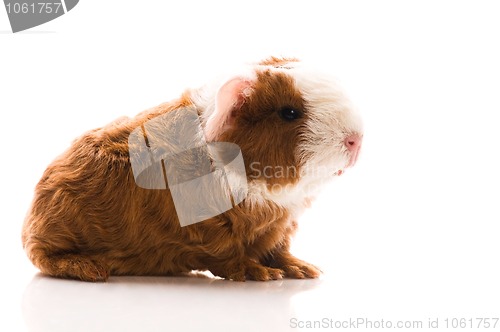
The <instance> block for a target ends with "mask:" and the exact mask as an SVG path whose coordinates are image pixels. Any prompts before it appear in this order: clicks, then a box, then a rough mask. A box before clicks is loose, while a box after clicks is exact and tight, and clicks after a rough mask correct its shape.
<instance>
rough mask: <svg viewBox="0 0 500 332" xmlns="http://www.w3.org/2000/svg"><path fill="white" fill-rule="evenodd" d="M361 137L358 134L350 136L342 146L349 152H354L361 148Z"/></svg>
mask: <svg viewBox="0 0 500 332" xmlns="http://www.w3.org/2000/svg"><path fill="white" fill-rule="evenodd" d="M361 141H362V136H360V135H359V134H350V135H348V136H347V137H346V138H345V140H344V145H345V146H346V147H347V150H349V151H356V150H358V149H359V148H360V147H361Z"/></svg>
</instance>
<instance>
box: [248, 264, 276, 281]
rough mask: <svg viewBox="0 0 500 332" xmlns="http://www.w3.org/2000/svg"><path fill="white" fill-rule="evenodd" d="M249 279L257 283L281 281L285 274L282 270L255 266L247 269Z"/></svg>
mask: <svg viewBox="0 0 500 332" xmlns="http://www.w3.org/2000/svg"><path fill="white" fill-rule="evenodd" d="M246 274H247V279H250V280H257V281H268V280H279V279H283V277H284V275H285V272H284V271H283V270H280V269H275V268H272V267H267V266H263V265H254V266H251V267H249V268H247V273H246Z"/></svg>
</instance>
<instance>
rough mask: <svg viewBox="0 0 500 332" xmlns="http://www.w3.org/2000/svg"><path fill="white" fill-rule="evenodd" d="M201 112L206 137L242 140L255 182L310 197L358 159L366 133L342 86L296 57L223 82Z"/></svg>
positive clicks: (258, 66) (256, 67) (270, 61)
mask: <svg viewBox="0 0 500 332" xmlns="http://www.w3.org/2000/svg"><path fill="white" fill-rule="evenodd" d="M202 118H203V123H204V130H205V137H206V139H207V141H209V142H210V141H222V142H232V143H235V144H237V145H238V146H239V147H240V149H241V151H242V155H243V159H244V161H245V167H246V172H247V178H248V181H249V183H251V182H253V183H260V184H265V186H267V187H268V189H270V190H277V189H279V190H280V192H283V188H284V187H286V188H297V187H300V191H302V194H304V195H305V196H306V197H307V196H314V193H311V192H307V191H315V190H316V188H317V186H318V184H322V183H324V182H326V181H327V180H329V179H331V178H333V177H334V176H335V175H340V174H341V173H342V172H343V170H344V169H345V168H347V167H350V166H353V165H354V164H355V163H356V160H357V158H358V154H359V150H360V147H361V141H362V137H363V129H362V122H361V119H360V117H359V115H358V114H357V112H356V110H355V109H354V107H353V106H352V104H351V103H350V101H349V100H348V99H347V98H346V96H345V95H344V93H343V92H342V90H341V89H340V88H339V86H338V85H337V84H336V83H335V82H334V81H333V80H331V79H330V78H329V77H328V76H326V75H324V74H321V73H318V72H314V71H310V70H309V69H308V68H307V67H306V66H304V65H303V64H302V63H301V62H299V61H298V60H295V59H278V58H270V59H267V60H264V61H262V62H260V63H258V64H255V65H252V66H251V67H250V68H248V71H247V72H245V73H243V74H241V75H236V76H234V77H232V78H230V79H229V80H227V81H225V83H223V84H222V85H220V86H219V88H218V89H217V92H216V93H215V95H214V97H213V99H212V103H211V105H207V107H205V111H204V113H203V115H202Z"/></svg>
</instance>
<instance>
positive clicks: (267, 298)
mask: <svg viewBox="0 0 500 332" xmlns="http://www.w3.org/2000/svg"><path fill="white" fill-rule="evenodd" d="M499 17H500V5H499V4H498V2H496V1H308V2H306V1H300V2H299V1H248V2H237V1H233V2H220V1H203V2H202V1H200V2H193V1H182V2H181V1H178V2H175V3H174V2H172V1H146V0H142V1H109V0H107V1H90V0H83V1H81V2H80V3H79V4H78V5H77V6H76V7H75V8H74V9H73V10H72V11H70V12H69V13H68V14H66V15H64V16H62V17H60V18H58V19H56V20H54V21H52V22H49V23H47V24H44V25H41V26H39V27H36V28H33V29H31V30H28V31H26V32H23V33H18V34H12V33H11V32H10V26H9V23H8V19H7V15H6V12H5V10H4V8H0V112H1V113H0V116H1V124H2V128H1V130H0V135H1V136H0V138H1V142H2V151H1V153H0V155H1V163H0V175H1V176H2V180H1V185H0V193H1V202H0V204H1V211H2V215H1V220H2V222H1V224H0V227H1V231H0V237H1V239H0V246H1V250H0V253H1V261H0V264H1V265H0V266H1V268H2V270H1V272H2V273H1V275H2V279H1V283H0V285H1V286H0V287H1V294H2V295H1V296H0V298H1V299H2V300H1V301H2V302H4V303H5V304H6V305H7V309H6V311H3V312H2V319H0V329H1V330H4V331H7V330H9V331H12V330H16V331H17V330H29V331H70V330H72V331H93V330H97V331H115V330H116V331H138V330H141V331H149V330H152V331H166V330H177V331H182V330H194V331H201V330H211V329H215V328H219V329H222V330H224V329H227V330H235V331H236V330H239V331H245V330H249V331H252V330H261V331H265V330H271V329H272V330H274V331H287V330H293V329H292V328H291V323H290V319H292V318H294V317H295V318H297V319H298V320H300V321H302V322H304V323H305V321H307V320H310V321H311V320H320V319H322V318H333V319H335V320H345V319H347V320H348V319H349V318H351V319H356V318H358V317H360V318H367V319H371V320H373V321H380V320H381V319H384V320H386V321H387V320H392V321H397V320H422V321H423V322H424V327H425V326H426V325H427V323H428V319H429V318H432V319H436V318H439V323H440V327H444V324H445V322H444V320H445V319H446V318H450V319H451V318H454V317H456V318H466V319H469V318H488V317H500V282H499V280H500V259H499V256H500V255H499V253H500V212H499V206H500V204H499V203H500V189H499V188H500V175H499V170H500V158H499V156H498V155H499V144H500V130H499V128H500V123H499V118H500V117H499V114H500V60H499V59H500V42H499V40H500V19H499ZM269 55H287V56H295V57H299V58H302V59H303V60H305V61H307V62H310V63H313V64H314V65H315V66H320V67H322V68H324V70H325V71H328V72H331V73H333V74H334V75H335V76H336V77H338V79H339V80H340V82H341V83H342V85H343V86H344V88H345V89H346V90H347V91H348V93H349V95H350V97H351V99H352V100H353V101H354V103H355V104H356V105H357V106H358V108H359V109H360V111H361V113H362V115H363V118H364V121H365V127H366V133H365V142H364V146H363V151H362V156H361V159H360V161H359V163H358V165H357V166H356V167H355V168H353V169H350V170H348V171H347V172H346V173H345V174H344V175H343V176H342V177H341V178H339V179H338V180H336V181H335V182H334V183H333V184H332V185H331V186H330V187H329V188H328V189H327V190H326V191H325V192H324V194H323V196H321V197H320V199H319V200H318V201H317V202H316V203H315V204H314V205H313V207H312V209H311V210H310V211H308V212H307V213H306V214H305V215H304V216H303V218H302V220H301V223H300V224H301V226H300V227H301V229H300V231H299V234H298V236H297V239H296V242H295V245H294V252H295V253H296V254H297V255H298V256H299V257H301V258H304V259H306V260H308V261H310V262H313V263H315V264H317V265H319V266H321V267H322V269H323V270H324V275H323V276H322V277H321V279H320V280H308V281H297V282H296V281H286V280H285V281H282V282H281V281H278V282H270V283H255V282H247V283H244V284H240V283H231V282H225V281H210V280H205V279H188V280H187V279H175V278H112V279H111V281H110V282H109V283H107V284H84V283H79V282H75V281H62V280H54V279H48V278H44V277H41V276H39V275H37V274H36V273H37V270H36V269H35V268H33V267H32V266H31V263H30V262H29V261H28V259H27V258H26V256H25V254H24V253H23V251H22V248H21V242H20V230H21V225H22V221H23V218H24V215H25V213H26V210H27V209H28V206H29V204H30V200H31V198H32V193H33V188H34V186H35V184H36V182H37V181H38V179H39V178H40V176H41V174H42V172H43V170H44V169H45V167H46V166H47V164H48V163H49V162H50V161H51V160H52V159H53V158H54V157H55V156H57V155H58V154H59V153H61V152H62V151H63V150H64V149H65V148H66V147H67V146H68V145H69V144H70V142H71V140H72V139H73V138H75V137H76V136H78V135H80V134H81V133H83V132H84V131H86V130H88V129H91V128H95V127H98V126H101V125H104V124H106V123H108V122H110V121H112V120H114V119H115V118H117V117H119V116H122V115H129V116H133V115H134V114H136V113H138V112H140V111H142V110H144V109H146V108H149V107H151V106H154V105H156V104H158V103H160V102H164V101H168V100H170V99H172V98H174V97H176V96H178V95H179V94H180V93H181V92H182V91H183V90H184V89H185V88H187V87H197V86H199V85H201V84H203V83H204V82H206V81H207V80H208V79H210V78H212V77H214V75H217V73H218V72H220V71H221V70H224V68H226V67H228V66H233V65H235V64H238V63H244V62H247V61H257V60H259V59H261V58H263V57H267V56H269ZM3 307H4V308H5V306H3ZM4 310H5V309H4ZM499 329H500V322H499V323H498V324H497V328H496V330H497V331H498V330H499ZM485 330H492V329H491V328H490V329H485Z"/></svg>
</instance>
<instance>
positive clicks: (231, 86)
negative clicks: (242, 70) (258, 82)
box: [205, 77, 252, 142]
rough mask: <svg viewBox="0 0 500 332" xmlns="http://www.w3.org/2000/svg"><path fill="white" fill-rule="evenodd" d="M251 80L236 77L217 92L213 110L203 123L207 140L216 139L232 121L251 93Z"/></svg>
mask: <svg viewBox="0 0 500 332" xmlns="http://www.w3.org/2000/svg"><path fill="white" fill-rule="evenodd" d="M251 85H252V82H251V81H250V80H249V79H246V78H242V77H236V78H233V79H231V80H229V81H227V82H226V83H225V84H224V85H223V86H222V87H221V88H220V89H219V91H218V92H217V96H216V98H215V110H214V112H213V113H212V114H210V116H209V118H208V119H207V123H206V125H205V138H206V140H207V142H212V141H215V140H216V139H217V137H218V136H220V135H221V134H222V133H223V132H224V131H225V130H226V129H227V128H229V127H231V126H232V125H233V123H234V119H235V116H236V112H237V111H238V110H239V109H240V108H241V106H242V105H243V104H244V103H245V98H246V97H248V96H249V95H250V93H251Z"/></svg>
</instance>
